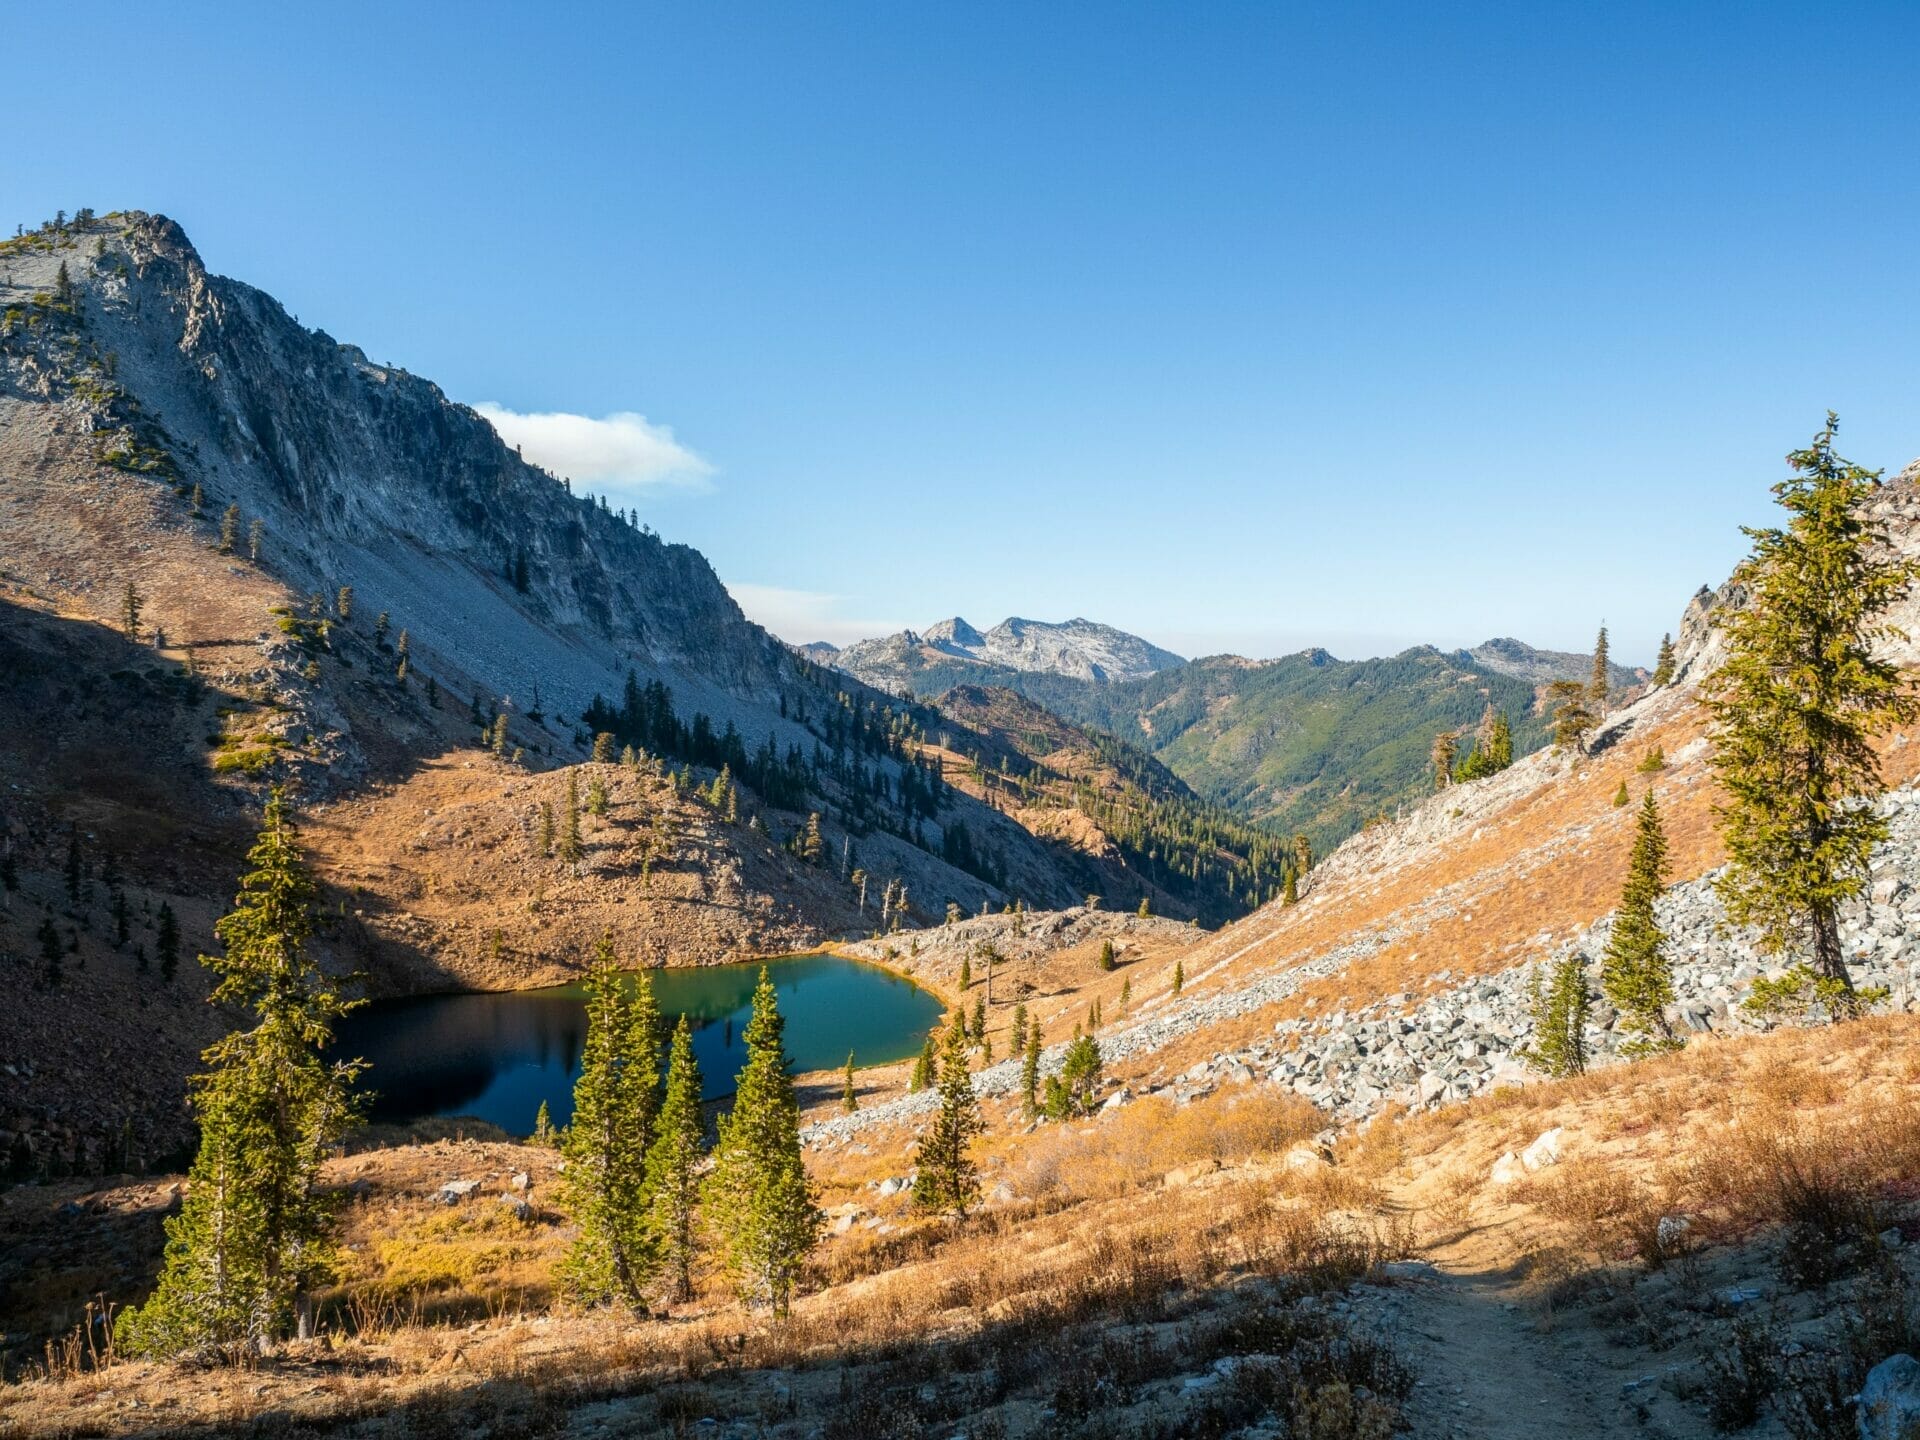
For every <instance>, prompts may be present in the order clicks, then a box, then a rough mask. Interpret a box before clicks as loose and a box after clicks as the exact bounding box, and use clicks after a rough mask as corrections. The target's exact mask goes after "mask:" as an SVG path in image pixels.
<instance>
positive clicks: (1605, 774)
mask: <svg viewBox="0 0 1920 1440" xmlns="http://www.w3.org/2000/svg"><path fill="white" fill-rule="evenodd" d="M1630 720H1631V723H1630V725H1629V726H1628V728H1627V729H1626V730H1625V732H1624V733H1623V734H1621V735H1620V736H1619V737H1618V738H1617V739H1616V740H1615V741H1614V743H1613V744H1611V745H1610V746H1609V747H1608V748H1607V749H1605V750H1604V751H1602V752H1601V753H1599V754H1597V755H1593V756H1584V757H1571V756H1566V755H1558V756H1556V755H1555V754H1553V753H1551V752H1541V753H1540V754H1538V755H1534V756H1530V757H1528V758H1527V759H1524V760H1522V761H1520V762H1518V763H1517V764H1516V765H1515V766H1514V767H1513V768H1512V769H1510V770H1508V771H1506V772H1505V773H1503V774H1501V775H1498V776H1495V777H1492V778H1491V779H1488V780H1482V781H1477V782H1474V783H1472V784H1470V785H1463V786H1455V787H1452V788H1451V789H1449V790H1447V791H1446V792H1444V793H1442V794H1439V795H1436V796H1434V797H1433V798H1431V799H1429V800H1427V801H1426V802H1425V803H1424V804H1423V805H1421V806H1420V807H1418V808H1417V809H1415V810H1413V811H1411V812H1409V813H1408V814H1406V815H1405V816H1404V817H1403V818H1401V819H1399V820H1397V821H1394V822H1390V823H1388V824H1384V825H1381V826H1377V827H1375V828H1373V829H1370V830H1367V831H1363V832H1362V833H1361V834H1359V835H1357V836H1355V837H1354V838H1353V839H1352V840H1350V841H1348V842H1347V844H1346V845H1344V846H1342V847H1341V849H1340V850H1338V851H1337V852H1335V854H1334V855H1333V856H1332V857H1330V858H1329V859H1328V860H1326V861H1325V862H1323V863H1322V865H1321V866H1320V867H1319V868H1318V869H1316V871H1315V872H1314V875H1313V878H1312V883H1311V885H1310V886H1309V888H1308V892H1307V898H1306V899H1305V900H1304V901H1303V903H1301V904H1299V905H1297V906H1293V907H1286V906H1282V905H1278V904H1274V905H1269V906H1267V907H1265V908H1264V909H1262V910H1260V911H1258V912H1257V913H1255V914H1254V915H1252V916H1249V917H1248V918H1247V919H1246V920H1243V921H1241V922H1239V923H1237V924H1235V925H1232V926H1229V927H1227V928H1225V929H1223V930H1221V931H1219V932H1216V933H1215V934H1214V935H1211V936H1209V937H1208V938H1207V939H1205V940H1203V941H1201V942H1200V943H1199V944H1197V945H1195V946H1194V947H1193V948H1192V949H1191V951H1189V953H1188V954H1187V955H1186V956H1185V957H1184V964H1185V968H1186V975H1187V993H1188V994H1189V995H1197V996H1201V997H1204V996H1206V995H1208V994H1213V993H1224V992H1227V991H1231V990H1234V989H1237V988H1239V987H1240V986H1242V985H1245V984H1246V983H1248V982H1249V981H1250V980H1252V979H1255V978H1257V977H1258V976H1260V975H1262V974H1265V973H1270V972H1272V971H1274V970H1279V969H1285V968H1287V967H1289V966H1291V965H1294V964H1297V963H1300V962H1301V961H1305V960H1308V959H1310V958H1313V957H1315V956H1317V955H1321V954H1324V953H1326V952H1327V951H1329V950H1332V949H1334V948H1335V947H1338V946H1341V945H1345V944H1349V943H1350V942H1353V941H1355V940H1365V939H1369V938H1371V939H1373V940H1374V941H1376V942H1377V948H1376V949H1374V950H1373V951H1372V953H1371V954H1368V955H1366V956H1364V957H1362V958H1360V959H1357V960H1355V961H1354V962H1352V963H1350V964H1348V965H1347V966H1345V967H1344V968H1342V969H1341V970H1339V971H1338V972H1337V973H1335V974H1334V975H1332V976H1330V977H1328V978H1326V979H1322V980H1316V981H1311V982H1309V983H1307V984H1305V985H1303V986H1302V987H1301V988H1300V990H1299V991H1298V992H1297V993H1296V994H1295V995H1293V996H1292V997H1290V998H1289V999H1288V1000H1286V1001H1283V1002H1280V1003H1278V1004H1276V1005H1272V1006H1269V1007H1266V1008H1264V1009H1262V1010H1260V1011H1258V1012H1256V1013H1255V1014H1253V1015H1250V1016H1246V1017H1243V1018H1241V1019H1239V1020H1235V1021H1230V1022H1227V1023H1225V1024H1223V1025H1218V1026H1214V1027H1210V1028H1209V1029H1207V1030H1205V1031H1203V1032H1202V1033H1201V1034H1200V1035H1198V1036H1196V1037H1193V1038H1192V1039H1191V1040H1189V1041H1186V1042H1183V1043H1182V1044H1181V1045H1179V1046H1176V1047H1174V1048H1173V1049H1172V1050H1170V1051H1169V1052H1167V1053H1168V1057H1169V1062H1170V1063H1172V1064H1175V1065H1178V1064H1179V1063H1180V1061H1181V1059H1182V1057H1183V1056H1185V1055H1186V1054H1188V1053H1189V1052H1191V1053H1193V1054H1194V1055H1196V1056H1198V1055H1200V1054H1203V1053H1212V1052H1213V1051H1215V1050H1218V1049H1220V1048H1222V1047H1225V1046H1229V1045H1233V1044H1238V1043H1242V1042H1244V1041H1245V1040H1247V1039H1251V1038H1252V1037H1253V1036H1255V1035H1256V1034H1259V1033H1261V1032H1264V1031H1266V1030H1268V1029H1270V1027H1271V1025H1272V1022H1273V1021H1274V1020H1276V1019H1279V1018H1282V1017H1285V1016H1295V1015H1302V1014H1306V1013H1310V1012H1313V1011H1315V1010H1318V1012H1319V1013H1326V1012H1327V1011H1328V1010H1329V1009H1334V1008H1339V1007H1343V1006H1344V1007H1352V1006H1359V1005H1365V1004H1368V1003H1370V1002H1372V1001H1376V1000H1381V999H1385V998H1387V997H1390V996H1394V995H1403V996H1407V997H1410V999H1411V1000H1412V1001H1416V1002H1417V1000H1418V999H1419V998H1420V996H1421V995H1422V994H1423V993H1424V992H1426V991H1428V990H1430V989H1431V988H1433V987H1435V986H1437V985H1443V984H1447V983H1452V982H1457V981H1458V980H1460V979H1461V978H1463V977H1466V976H1471V975H1478V974H1491V973H1494V972H1497V971H1500V970H1504V969H1506V968H1508V967H1510V966H1512V965H1515V964H1519V963H1521V962H1523V961H1525V960H1527V959H1529V958H1531V957H1534V956H1536V955H1539V954H1541V953H1543V952H1544V951H1545V950H1546V949H1548V948H1549V947H1550V946H1551V945H1552V944H1553V943H1554V942H1555V941H1557V940H1559V939H1562V938H1564V937H1565V936H1566V935H1567V934H1568V933H1570V932H1571V931H1573V930H1575V929H1577V928H1579V927H1581V926H1584V925H1588V924H1590V923H1592V922H1593V921H1594V920H1596V919H1597V918H1599V917H1600V916H1602V915H1604V914H1606V913H1607V912H1608V911H1610V910H1611V909H1612V908H1613V907H1614V905H1615V904H1616V903H1617V902H1618V899H1619V891H1620V884H1621V882H1622V879H1623V878H1624V876H1625V873H1626V861H1627V854H1628V851H1629V849H1630V847H1631V843H1632V827H1633V823H1634V816H1635V811H1636V808H1637V802H1638V800H1639V798H1640V796H1641V794H1642V793H1643V792H1644V791H1645V790H1646V789H1647V788H1649V787H1652V788H1654V789H1655V790H1657V792H1658V794H1659V797H1660V803H1661V810H1662V814H1663V817H1664V819H1665V823H1666V828H1667V834H1668V839H1669V844H1670V860H1671V866H1672V869H1671V877H1670V878H1671V880H1672V881H1673V882H1674V883H1679V882H1682V881H1686V880H1690V879H1693V878H1696V877H1698V876H1699V875H1701V874H1703V873H1705V872H1706V871H1708V870H1710V869H1712V868H1713V867H1714V866H1716V865H1718V864H1719V863H1720V861H1721V859H1722V851H1721V848H1720V843H1719V840H1718V837H1717V834H1716V832H1715V828H1714V821H1713V816H1712V807H1713V804H1714V791H1715V786H1714V783H1713V780H1712V777H1711V772H1710V770H1709V769H1708V765H1707V745H1706V740H1705V738H1704V734H1705V716H1704V713H1703V712H1702V710H1701V709H1700V707H1699V705H1698V703H1697V700H1696V698H1695V696H1694V694H1693V692H1692V690H1691V689H1686V690H1676V691H1667V692H1661V693H1660V694H1657V695H1655V696H1653V697H1650V698H1648V699H1646V700H1643V701H1641V702H1639V704H1638V705H1636V706H1635V707H1633V710H1632V712H1631V715H1630ZM1656 746H1657V747H1659V748H1660V749H1662V750H1663V751H1664V752H1665V755H1666V759H1667V763H1666V766H1665V768H1664V769H1662V770H1660V771H1658V772H1655V773H1652V774H1643V773H1641V771H1640V769H1639V766H1640V763H1641V761H1642V760H1643V758H1644V757H1645V756H1646V754H1647V752H1648V751H1649V749H1651V748H1653V747H1656ZM1883 754H1884V771H1885V775H1886V779H1887V781H1888V783H1889V784H1893V785H1898V784H1905V783H1908V782H1909V781H1910V780H1912V778H1913V777H1914V775H1915V774H1916V773H1917V772H1920V746H1915V745H1913V744H1912V743H1910V738H1909V737H1908V736H1907V735H1896V736H1894V737H1893V738H1892V740H1891V742H1890V743H1889V744H1888V745H1887V746H1886V747H1885V748H1884V752H1883ZM1622 781H1625V782H1626V785H1627V789H1628V793H1629V795H1630V797H1631V798H1632V800H1633V801H1634V802H1636V803H1635V804H1630V805H1627V806H1623V807H1617V806H1615V805H1614V803H1613V799H1614V795H1615V792H1616V790H1617V789H1618V787H1619V786H1620V784H1621V782H1622ZM1442 977H1445V978H1442ZM1137 989H1138V987H1136V990H1137ZM1152 1003H1164V1002H1157V1001H1156V1002H1152Z"/></svg>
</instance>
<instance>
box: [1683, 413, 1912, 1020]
mask: <svg viewBox="0 0 1920 1440" xmlns="http://www.w3.org/2000/svg"><path fill="white" fill-rule="evenodd" d="M1837 423H1838V422H1837V421H1836V419H1835V417H1834V416H1833V415H1832V414H1831V413H1829V414H1828V416H1827V426H1826V429H1824V430H1823V431H1821V432H1820V434H1818V435H1817V436H1815V437H1814V440H1813V444H1812V446H1811V447H1810V448H1808V449H1805V450H1799V451H1796V452H1794V453H1793V454H1792V455H1790V456H1788V457H1787V463H1788V464H1789V465H1791V466H1792V467H1793V475H1792V476H1791V477H1790V478H1788V479H1786V480H1783V481H1781V482H1780V483H1779V484H1777V485H1775V486H1774V487H1773V493H1774V496H1775V498H1777V499H1778V500H1779V502H1780V504H1781V506H1782V507H1783V508H1784V509H1785V510H1786V511H1787V513H1788V517H1789V518H1788V521H1787V524H1786V526H1785V528H1782V529H1749V530H1748V531H1747V534H1748V535H1749V536H1750V537H1751V538H1752V540H1753V553H1752V555H1750V556H1749V557H1748V558H1747V559H1746V560H1745V561H1743V562H1742V563H1741V565H1740V567H1739V568H1738V569H1737V570H1736V571H1735V572H1734V575H1735V578H1736V579H1737V580H1739V581H1740V582H1741V583H1743V584H1744V585H1745V586H1746V587H1747V591H1748V594H1749V596H1750V597H1751V598H1750V600H1749V603H1748V604H1747V606H1746V607H1745V608H1744V609H1741V610H1737V611H1735V612H1733V613H1732V614H1730V615H1729V616H1728V617H1727V618H1726V621H1725V622H1724V628H1725V633H1726V637H1727V659H1726V661H1725V663H1724V664H1723V665H1722V666H1721V667H1720V668H1719V669H1718V670H1717V671H1715V672H1714V673H1713V675H1712V676H1710V677H1709V679H1708V681H1707V685H1706V694H1705V697H1704V698H1705V700H1706V703H1707V708H1708V711H1709V713H1710V714H1711V715H1712V717H1713V722H1714V723H1713V735H1712V739H1713V752H1712V763H1713V767H1714V770H1715V772H1716V774H1717V776H1718V778H1719V781H1720V784H1721V787H1722V788H1723V790H1724V791H1725V793H1726V799H1725V801H1724V802H1723V803H1722V804H1720V805H1719V806H1718V807H1717V808H1716V810H1715V812H1714V813H1715V815H1716V816H1717V817H1718V820H1719V824H1720V835H1721V838H1722V840H1723V841H1724V842H1725V843H1726V848H1727V867H1726V869H1725V870H1724V871H1723V872H1722V873H1721V876H1720V878H1719V880H1718V881H1717V882H1716V888H1717V889H1718V890H1719V892H1720V898H1721V900H1722V902H1723V903H1724V904H1725V906H1726V913H1727V919H1728V921H1729V922H1730V923H1732V924H1735V925H1743V926H1750V927H1752V929H1753V930H1754V932H1755V934H1756V937H1757V939H1758V942H1759V946H1760V948H1761V950H1762V951H1763V952H1764V953H1767V954H1771V955H1791V956H1796V957H1798V956H1801V955H1805V956H1807V957H1808V959H1807V960H1800V959H1797V958H1796V960H1795V963H1794V964H1793V965H1792V967H1791V968H1790V970H1789V972H1788V974H1787V976H1786V977H1785V978H1784V980H1783V981H1781V982H1774V983H1773V984H1770V985H1769V984H1764V983H1763V984H1756V986H1755V987H1754V995H1753V1000H1754V1002H1756V1003H1757V1004H1759V1005H1760V1006H1762V1007H1767V1006H1781V1007H1791V1006H1795V1005H1807V1004H1812V1003H1818V1004H1820V1005H1822V1006H1823V1007H1824V1008H1826V1009H1827V1010H1828V1011H1829V1012H1830V1013H1835V1014H1844V1013H1851V1012H1853V1011H1856V1010H1858V1009H1859V1008H1860V1007H1861V1005H1862V1004H1863V1003H1864V1002H1863V1000H1862V997H1860V996H1858V995H1856V994H1855V992H1854V988H1853V979H1852V976H1851V975H1850V974H1849V973H1848V969H1847V962H1846V957H1845V955H1844V953H1843V952H1842V949H1841V943H1840V906H1841V904H1842V903H1843V902H1845V901H1847V900H1849V899H1852V898H1854V897H1855V896H1858V895H1859V894H1860V893H1861V892H1862V891H1863V890H1864V889H1865V887H1866V881H1867V877H1868V873H1869V872H1868V863H1869V860H1870V858H1871V857H1872V854H1873V852H1874V849H1875V847H1877V846H1879V845H1881V844H1884V843H1885V842H1886V840H1887V837H1888V835H1889V833H1890V829H1889V823H1888V821H1887V819H1886V817H1885V816H1883V815H1881V814H1879V813H1878V812H1877V811H1876V810H1875V809H1874V807H1873V805H1872V803H1871V802H1872V800H1873V798H1874V797H1875V796H1877V795H1878V794H1879V793H1880V791H1881V790H1882V789H1883V788H1884V785H1883V781H1882V779H1881V774H1880V762H1879V757H1878V756H1877V755H1876V754H1875V752H1874V749H1873V741H1874V739H1875V738H1876V737H1878V736H1880V735H1882V734H1884V733H1885V732H1886V731H1887V730H1888V728H1890V727H1891V726H1892V725H1894V724H1896V723H1898V722H1900V721H1905V720H1911V719H1912V718H1913V717H1914V716H1915V714H1916V713H1920V700H1916V697H1915V693H1914V690H1913V688H1912V686H1911V684H1910V683H1909V682H1908V681H1907V680H1906V678H1905V677H1903V676H1902V674H1901V673H1900V671H1899V670H1898V668H1897V667H1895V666H1894V665H1892V664H1891V663H1889V662H1887V661H1885V660H1883V659H1880V658H1877V657H1876V656H1875V654H1874V647H1875V644H1876V642H1878V641H1880V640H1882V639H1885V638H1887V637H1889V636H1891V635H1893V634H1894V633H1895V632H1894V630H1893V628H1892V627H1891V626H1890V625H1889V624H1888V623H1887V620H1886V618H1885V617H1886V613H1887V610H1888V608H1889V607H1890V606H1892V605H1893V604H1895V603H1896V602H1897V601H1899V600H1900V599H1902V598H1903V597H1904V596H1906V595H1907V593H1908V592H1909V591H1910V590H1911V588H1912V586H1913V582H1914V579H1915V576H1916V567H1915V566H1914V564H1913V563H1912V562H1910V561H1908V560H1905V559H1903V558H1899V557H1898V556H1897V555H1895V554H1894V553H1893V552H1891V551H1889V550H1888V549H1887V547H1886V536H1885V535H1884V534H1883V533H1882V532H1881V530H1880V527H1879V526H1878V525H1877V524H1875V523H1874V522H1872V521H1871V520H1869V519H1868V518H1866V517H1865V516H1864V515H1863V514H1862V510H1863V508H1864V506H1865V505H1866V503H1867V502H1868V501H1869V500H1871V499H1872V498H1873V496H1874V495H1875V494H1876V493H1877V492H1878V491H1879V489H1880V477H1879V473H1878V472H1876V471H1868V470H1863V469H1861V468H1860V467H1859V466H1857V465H1853V464H1850V463H1848V462H1847V461H1845V460H1843V459H1841V458H1840V457H1839V456H1837V455H1835V454H1834V453H1833V436H1834V430H1835V427H1836V425H1837ZM1809 962H1810V963H1809Z"/></svg>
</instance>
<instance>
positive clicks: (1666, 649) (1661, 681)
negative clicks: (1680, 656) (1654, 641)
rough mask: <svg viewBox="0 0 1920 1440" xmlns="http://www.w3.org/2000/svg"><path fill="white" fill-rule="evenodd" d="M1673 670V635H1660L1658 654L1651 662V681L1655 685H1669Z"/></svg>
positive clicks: (1671, 681) (1671, 680)
mask: <svg viewBox="0 0 1920 1440" xmlns="http://www.w3.org/2000/svg"><path fill="white" fill-rule="evenodd" d="M1673 670H1674V660H1673V636H1671V635H1662V636H1661V637H1660V654H1659V655H1658V656H1657V657H1656V658H1655V660H1654V662H1653V683H1654V684H1655V685H1656V686H1660V685H1671V684H1672V683H1673Z"/></svg>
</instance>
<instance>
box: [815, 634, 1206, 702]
mask: <svg viewBox="0 0 1920 1440" xmlns="http://www.w3.org/2000/svg"><path fill="white" fill-rule="evenodd" d="M801 653H802V654H804V655H806V656H807V657H808V658H809V659H811V660H813V661H815V662H816V663H818V664H822V665H830V666H832V667H833V668H834V669H836V670H841V671H844V672H846V673H847V674H849V675H852V676H854V677H855V678H856V679H859V680H864V681H866V683H867V684H869V685H872V686H874V687H875V688H876V689H880V690H885V691H888V692H889V693H895V694H897V693H899V692H900V691H901V690H902V689H909V690H911V691H913V692H914V693H915V694H922V695H924V694H929V693H935V694H937V693H941V692H944V691H946V690H949V689H951V688H952V687H953V686H955V685H963V684H971V683H975V682H979V681H982V680H983V679H984V678H985V674H984V672H991V671H996V670H998V671H1008V672H1012V673H1014V674H1020V675H1061V676H1066V677H1067V678H1069V679H1074V680H1086V681H1091V682H1093V683H1096V684H1106V683H1111V682H1113V681H1119V680H1142V679H1145V678H1146V677H1147V676H1149V675H1155V674H1158V673H1159V672H1160V671H1162V670H1170V669H1173V668H1175V667H1176V666H1180V665H1184V664H1186V663H1187V662H1186V660H1185V659H1184V658H1183V657H1181V656H1179V655H1176V654H1174V653H1173V652H1172V651H1171V650H1162V649H1161V648H1160V647H1159V646H1158V645H1154V644H1151V643H1149V642H1148V641H1145V640H1142V639H1141V638H1140V637H1139V636H1138V635H1129V634H1128V633H1127V632H1126V631H1124V630H1116V629H1115V628H1114V627H1113V626H1111V625H1101V624H1098V623H1096V622H1095V621H1092V620H1082V619H1073V620H1066V621H1062V622H1060V623H1059V624H1051V623H1049V622H1047V621H1044V620H1023V619H1021V618H1020V617H1019V616H1013V617H1011V618H1009V619H1006V620H1002V621H1001V622H1000V623H999V624H998V625H996V626H994V627H993V628H992V629H991V630H988V631H986V632H985V633H984V634H983V633H981V632H980V631H979V630H976V629H975V628H974V627H973V626H971V625H969V624H968V623H967V622H966V621H965V620H962V619H961V618H960V617H959V616H957V615H956V616H954V617H953V618H952V619H951V620H941V621H938V622H936V623H934V624H932V625H929V626H928V627H927V628H926V629H925V630H923V631H913V630H902V631H901V632H900V633H899V634H897V635H886V636H882V637H880V638H878V639H874V640H857V641H855V642H854V643H853V644H851V645H848V646H847V647H845V648H844V649H840V648H836V647H835V646H832V645H828V644H825V643H815V644H812V645H806V646H802V647H801ZM988 683H991V682H990V681H988Z"/></svg>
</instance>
